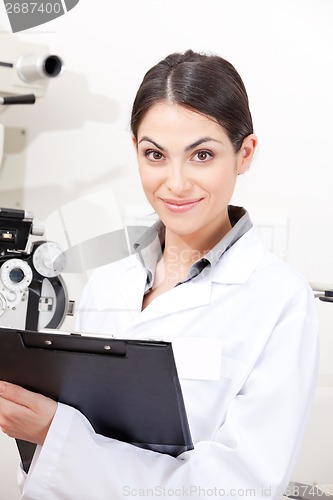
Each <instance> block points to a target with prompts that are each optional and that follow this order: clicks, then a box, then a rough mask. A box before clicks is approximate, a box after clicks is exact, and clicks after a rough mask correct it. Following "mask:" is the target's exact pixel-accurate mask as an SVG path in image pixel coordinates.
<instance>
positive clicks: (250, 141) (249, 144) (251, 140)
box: [237, 134, 258, 175]
mask: <svg viewBox="0 0 333 500" xmlns="http://www.w3.org/2000/svg"><path fill="white" fill-rule="evenodd" d="M257 144H258V138H257V136H256V135H255V134H250V135H248V136H246V137H245V139H244V140H243V144H242V146H241V148H240V150H239V151H238V153H237V174H238V175H240V174H244V172H246V171H247V170H248V168H249V167H250V164H251V161H252V158H253V155H254V152H255V150H256V147H257Z"/></svg>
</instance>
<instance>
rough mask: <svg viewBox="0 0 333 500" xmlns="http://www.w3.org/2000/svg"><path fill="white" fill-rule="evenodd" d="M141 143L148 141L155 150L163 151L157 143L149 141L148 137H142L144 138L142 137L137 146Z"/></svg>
mask: <svg viewBox="0 0 333 500" xmlns="http://www.w3.org/2000/svg"><path fill="white" fill-rule="evenodd" d="M142 141H148V142H151V143H152V144H154V146H155V148H157V149H160V150H161V151H164V148H163V147H162V146H160V145H159V144H157V142H155V141H153V139H150V137H147V136H146V135H144V136H143V137H142V139H140V141H139V144H140V143H141V142H142Z"/></svg>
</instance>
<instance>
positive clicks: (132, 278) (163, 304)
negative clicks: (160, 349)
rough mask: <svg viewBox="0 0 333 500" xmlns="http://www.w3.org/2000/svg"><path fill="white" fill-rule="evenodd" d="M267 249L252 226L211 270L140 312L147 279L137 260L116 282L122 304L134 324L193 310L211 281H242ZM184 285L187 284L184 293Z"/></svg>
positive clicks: (206, 301) (206, 295)
mask: <svg viewBox="0 0 333 500" xmlns="http://www.w3.org/2000/svg"><path fill="white" fill-rule="evenodd" d="M265 252H266V250H265V248H264V246H263V244H262V242H261V239H260V236H259V234H258V230H257V229H256V228H255V227H252V228H251V229H250V230H249V231H247V233H245V234H244V235H243V236H242V237H241V238H240V239H239V240H238V241H237V242H236V243H235V244H234V245H233V246H232V247H230V248H229V249H228V251H227V252H225V254H224V255H223V257H222V258H221V259H220V261H219V262H218V264H217V265H216V266H214V268H213V269H210V268H209V267H208V268H207V270H206V269H205V270H204V271H203V272H202V273H201V274H200V275H199V276H197V277H196V278H194V279H193V280H192V281H190V282H188V283H185V284H183V285H180V286H176V287H175V288H173V289H172V290H169V291H168V292H166V293H164V294H161V295H159V296H158V297H156V298H155V299H154V300H153V301H152V303H151V304H149V305H148V306H147V307H146V308H145V309H144V310H143V311H141V307H142V298H143V291H144V288H145V282H146V273H145V272H143V271H144V270H143V267H142V264H141V262H140V261H139V260H137V262H136V265H135V266H131V268H130V269H128V272H126V273H125V275H124V276H123V279H122V280H121V282H120V283H119V292H120V295H121V301H122V302H123V307H125V308H126V309H127V310H128V311H129V312H130V313H131V315H132V318H133V319H135V322H136V323H140V322H142V321H145V320H148V319H152V318H154V317H161V316H164V315H168V314H170V313H172V312H176V311H181V310H185V309H192V308H194V307H200V306H203V305H205V304H209V302H210V300H211V292H212V290H211V289H212V285H213V283H221V284H240V283H245V282H246V281H247V280H248V279H249V278H250V276H251V275H252V273H253V272H254V271H255V269H256V268H257V266H258V264H259V262H260V261H261V259H262V257H263V255H264V253H265ZM183 286H186V287H187V290H186V293H184V290H183V288H182V287H183Z"/></svg>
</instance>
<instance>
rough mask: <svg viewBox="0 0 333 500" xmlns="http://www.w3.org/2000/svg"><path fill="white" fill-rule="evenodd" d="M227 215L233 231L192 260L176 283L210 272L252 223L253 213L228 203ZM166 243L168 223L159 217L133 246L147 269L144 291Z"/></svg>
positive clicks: (147, 289) (151, 278)
mask: <svg viewBox="0 0 333 500" xmlns="http://www.w3.org/2000/svg"><path fill="white" fill-rule="evenodd" d="M228 215H229V219H230V223H231V225H232V228H231V229H230V231H229V232H228V233H227V234H226V235H225V236H223V237H222V238H221V240H220V241H219V242H218V243H217V244H216V245H215V246H214V247H213V248H212V249H211V250H209V252H207V253H206V254H205V255H204V256H203V257H201V259H199V260H197V261H196V262H194V264H192V266H191V267H190V269H189V272H188V275H187V277H186V278H185V279H184V280H183V281H180V282H179V283H177V285H180V284H181V283H184V282H186V281H189V280H191V279H193V278H195V277H196V276H198V275H199V274H201V273H202V272H203V271H204V270H205V272H208V271H209V269H212V268H213V267H214V266H215V264H216V263H217V262H218V261H219V260H220V259H221V257H222V255H223V254H224V253H225V252H226V251H227V250H228V249H229V248H230V247H231V246H232V245H233V244H234V243H236V241H237V240H239V238H241V237H242V236H243V235H244V234H245V233H246V232H247V231H248V230H249V229H250V228H251V227H252V222H251V219H250V216H249V214H248V212H247V211H246V210H245V209H244V208H242V207H236V206H234V205H229V207H228ZM164 243H165V226H164V224H163V222H161V221H160V220H159V221H157V222H156V223H155V224H153V225H152V226H151V227H150V228H149V229H148V230H147V231H146V232H145V233H144V234H143V236H141V238H140V239H139V240H138V241H137V242H136V243H135V244H134V250H135V252H136V253H137V255H138V257H139V258H140V260H141V263H142V265H143V267H144V268H145V269H146V271H147V284H146V288H145V293H148V292H149V291H150V290H151V288H152V286H153V283H154V278H155V269H156V265H157V263H158V261H159V260H160V258H161V257H162V253H163V248H164ZM177 285H176V286H177Z"/></svg>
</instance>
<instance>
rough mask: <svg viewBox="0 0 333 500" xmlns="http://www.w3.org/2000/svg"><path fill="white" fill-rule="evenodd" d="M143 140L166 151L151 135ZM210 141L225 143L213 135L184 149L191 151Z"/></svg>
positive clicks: (202, 138) (142, 139)
mask: <svg viewBox="0 0 333 500" xmlns="http://www.w3.org/2000/svg"><path fill="white" fill-rule="evenodd" d="M143 141H148V142H151V143H152V144H154V146H155V147H156V148H157V149H160V150H161V151H165V148H163V147H162V146H160V145H159V144H157V142H155V141H153V139H151V138H150V137H147V136H146V135H145V136H143V137H142V138H141V139H140V141H139V144H140V143H141V142H143ZM209 141H214V142H218V143H220V144H223V143H222V142H221V141H218V140H217V139H213V138H212V137H201V138H200V139H198V140H197V141H195V142H193V143H192V144H190V145H189V146H186V148H185V149H184V151H191V150H192V149H194V148H196V147H198V146H200V144H203V143H205V142H209Z"/></svg>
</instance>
